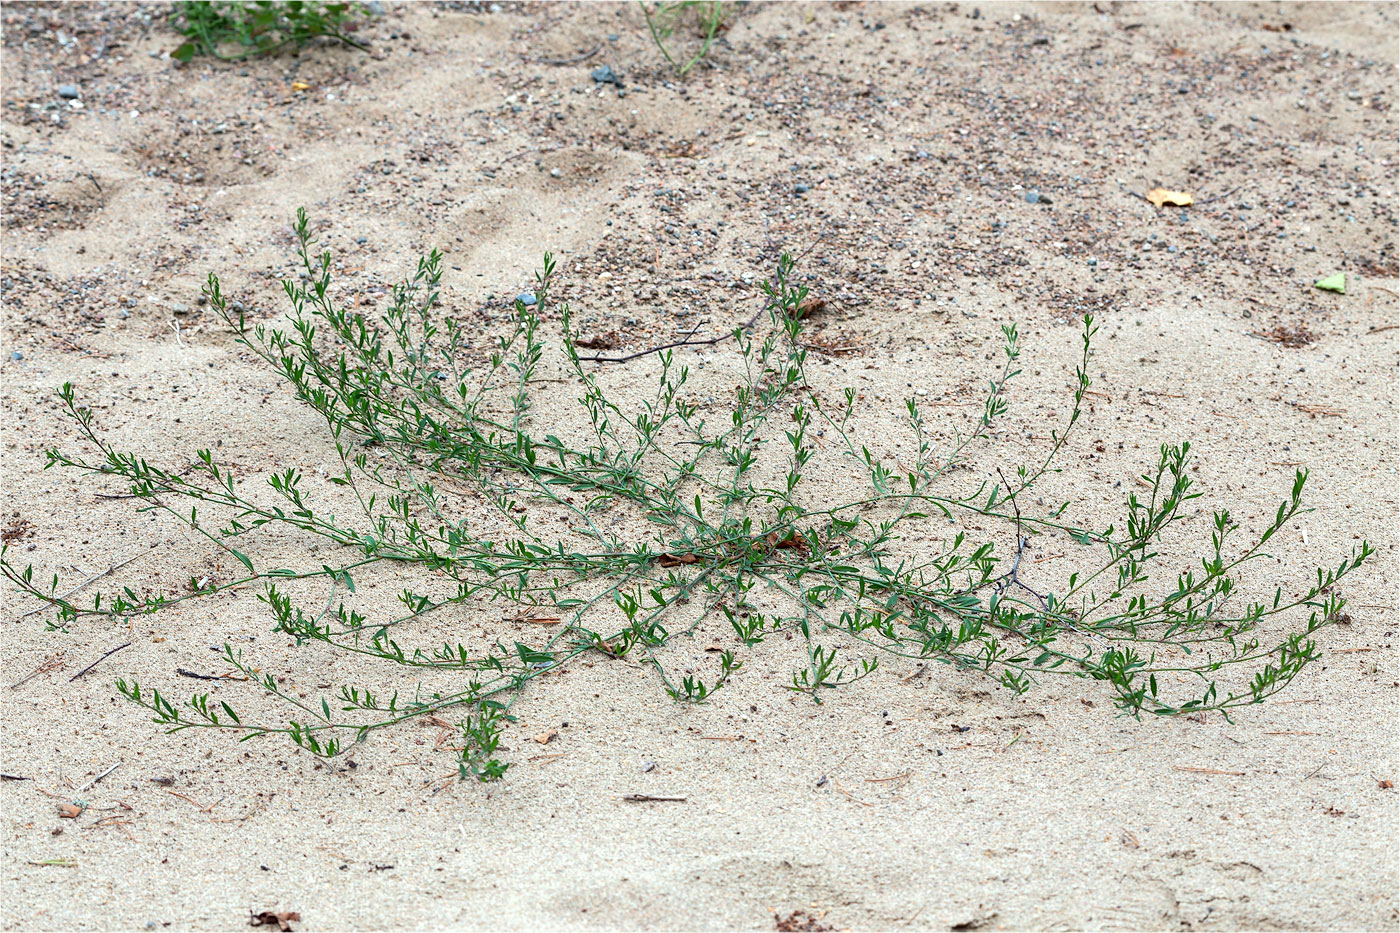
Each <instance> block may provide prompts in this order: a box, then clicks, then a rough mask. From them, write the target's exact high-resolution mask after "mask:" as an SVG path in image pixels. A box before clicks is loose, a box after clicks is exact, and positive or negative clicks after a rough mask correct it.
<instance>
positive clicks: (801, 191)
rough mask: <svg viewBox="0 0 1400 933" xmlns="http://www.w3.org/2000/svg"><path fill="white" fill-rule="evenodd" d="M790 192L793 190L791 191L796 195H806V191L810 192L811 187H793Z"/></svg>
mask: <svg viewBox="0 0 1400 933" xmlns="http://www.w3.org/2000/svg"><path fill="white" fill-rule="evenodd" d="M792 190H793V191H796V192H797V193H798V194H806V193H807V192H808V191H811V190H812V186H811V185H794V186H793V189H792Z"/></svg>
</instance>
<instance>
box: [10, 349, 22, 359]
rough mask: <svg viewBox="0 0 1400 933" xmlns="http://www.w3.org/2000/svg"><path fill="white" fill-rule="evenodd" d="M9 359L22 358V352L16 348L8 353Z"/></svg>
mask: <svg viewBox="0 0 1400 933" xmlns="http://www.w3.org/2000/svg"><path fill="white" fill-rule="evenodd" d="M10 359H12V360H22V359H24V354H23V353H21V352H19V351H18V350H16V351H15V352H13V353H11V354H10Z"/></svg>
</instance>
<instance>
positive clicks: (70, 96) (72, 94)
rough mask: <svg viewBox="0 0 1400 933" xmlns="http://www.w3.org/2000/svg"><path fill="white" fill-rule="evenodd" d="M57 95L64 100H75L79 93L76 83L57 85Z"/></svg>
mask: <svg viewBox="0 0 1400 933" xmlns="http://www.w3.org/2000/svg"><path fill="white" fill-rule="evenodd" d="M58 96H59V97H62V98H64V99H65V100H77V99H78V98H79V97H80V96H81V95H80V94H79V93H78V86H77V85H76V84H60V85H59V86H58Z"/></svg>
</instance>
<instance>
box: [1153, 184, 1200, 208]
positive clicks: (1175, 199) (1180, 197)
mask: <svg viewBox="0 0 1400 933" xmlns="http://www.w3.org/2000/svg"><path fill="white" fill-rule="evenodd" d="M1147 200H1149V201H1151V202H1152V203H1153V204H1155V205H1156V206H1157V207H1161V206H1162V205H1163V204H1171V205H1173V206H1174V207H1185V206H1187V205H1188V204H1192V203H1194V202H1195V200H1196V199H1195V198H1193V197H1191V192H1189V191H1168V190H1167V189H1166V188H1153V189H1152V190H1151V191H1149V192H1147Z"/></svg>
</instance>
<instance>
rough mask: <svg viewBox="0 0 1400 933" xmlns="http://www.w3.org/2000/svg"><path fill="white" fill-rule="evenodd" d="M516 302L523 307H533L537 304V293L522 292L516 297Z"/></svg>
mask: <svg viewBox="0 0 1400 933" xmlns="http://www.w3.org/2000/svg"><path fill="white" fill-rule="evenodd" d="M515 300H516V301H518V302H520V303H521V304H523V305H532V304H534V303H535V293H534V292H521V293H520V294H518V295H516V296H515Z"/></svg>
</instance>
